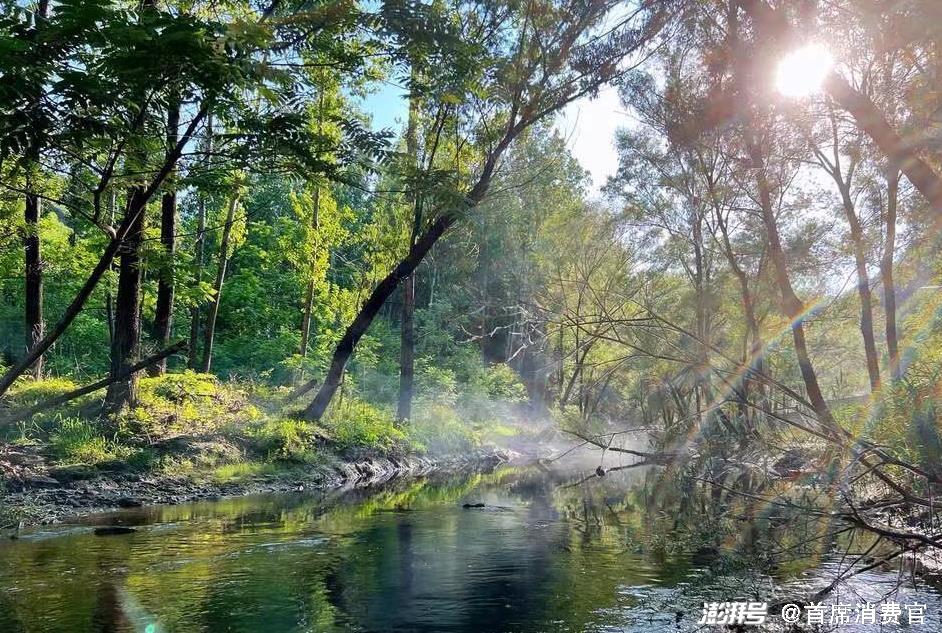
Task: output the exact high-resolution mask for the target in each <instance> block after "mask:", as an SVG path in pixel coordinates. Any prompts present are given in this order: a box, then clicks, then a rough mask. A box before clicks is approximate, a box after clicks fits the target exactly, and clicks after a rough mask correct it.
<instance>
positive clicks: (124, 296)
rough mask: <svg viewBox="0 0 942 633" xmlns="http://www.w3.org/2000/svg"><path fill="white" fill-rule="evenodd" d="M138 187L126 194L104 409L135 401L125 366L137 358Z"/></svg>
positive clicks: (141, 201) (141, 207)
mask: <svg viewBox="0 0 942 633" xmlns="http://www.w3.org/2000/svg"><path fill="white" fill-rule="evenodd" d="M145 195H146V194H145V192H144V190H143V188H141V187H135V188H134V189H133V190H132V191H131V192H130V193H129V194H128V197H129V200H128V205H127V208H126V209H127V210H126V213H127V215H128V216H129V217H132V218H133V222H132V224H131V227H130V230H129V231H128V236H127V239H126V240H125V241H124V244H123V245H122V247H121V253H120V260H119V261H120V264H119V268H120V270H119V272H118V293H117V295H116V297H115V311H114V338H113V339H112V341H111V377H112V378H114V379H115V381H114V382H112V383H111V384H110V385H108V393H107V395H106V396H105V410H106V411H107V412H108V413H112V414H114V413H119V412H120V411H121V410H123V409H124V408H125V407H127V406H133V405H134V404H135V403H136V402H137V374H136V373H134V372H129V371H128V369H129V368H130V367H131V366H132V365H134V364H135V363H136V362H137V361H138V360H139V358H138V357H139V355H140V342H141V243H142V241H143V238H144V227H145V224H146V223H145V216H146V213H145V206H146V204H147V198H146V197H145Z"/></svg>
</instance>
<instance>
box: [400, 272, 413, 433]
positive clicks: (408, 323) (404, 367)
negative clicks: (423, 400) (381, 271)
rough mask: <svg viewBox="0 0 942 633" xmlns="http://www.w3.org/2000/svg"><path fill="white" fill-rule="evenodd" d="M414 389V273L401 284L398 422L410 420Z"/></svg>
mask: <svg viewBox="0 0 942 633" xmlns="http://www.w3.org/2000/svg"><path fill="white" fill-rule="evenodd" d="M414 389H415V273H414V272H413V273H412V274H411V275H409V276H408V277H406V278H405V279H404V280H403V284H402V331H401V332H400V346H399V406H398V408H397V411H396V416H397V417H398V418H399V420H400V421H406V420H409V419H411V418H412V394H413V391H414Z"/></svg>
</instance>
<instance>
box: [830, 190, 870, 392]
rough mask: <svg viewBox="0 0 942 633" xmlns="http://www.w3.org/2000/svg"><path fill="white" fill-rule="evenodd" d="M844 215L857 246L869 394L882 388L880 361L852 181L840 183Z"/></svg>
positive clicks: (858, 287) (855, 250)
mask: <svg viewBox="0 0 942 633" xmlns="http://www.w3.org/2000/svg"><path fill="white" fill-rule="evenodd" d="M838 186H839V187H840V190H841V200H842V202H843V206H844V215H845V216H846V217H847V224H848V225H849V226H850V240H851V243H852V244H853V247H854V266H855V269H856V271H857V295H858V297H859V298H860V334H861V336H862V337H863V342H864V353H865V355H866V358H867V375H868V376H869V378H870V393H876V392H877V391H879V390H880V360H879V357H878V355H877V344H876V340H875V339H874V336H873V297H872V293H871V292H870V276H869V275H868V274H867V254H866V245H865V244H864V236H863V227H861V226H860V219H859V218H858V217H857V211H856V209H855V208H854V201H853V200H852V199H851V197H850V191H849V188H848V187H849V183H847V184H846V185H842V184H840V183H839V184H838Z"/></svg>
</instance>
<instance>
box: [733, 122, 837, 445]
mask: <svg viewBox="0 0 942 633" xmlns="http://www.w3.org/2000/svg"><path fill="white" fill-rule="evenodd" d="M743 137H744V141H745V145H746V151H747V152H748V153H749V158H750V160H751V162H752V168H753V169H754V170H755V177H756V185H757V187H758V190H759V206H760V211H761V213H762V221H763V224H765V229H766V232H767V233H768V235H767V238H768V243H769V256H770V258H771V260H772V266H773V270H774V273H775V280H776V283H777V284H778V286H779V291H780V292H781V293H782V310H783V312H784V313H785V316H787V317H788V318H789V319H790V320H791V330H792V339H793V340H794V344H795V355H796V356H797V357H798V368H799V370H800V372H801V377H802V381H803V382H804V384H805V389H806V391H807V392H808V400H809V401H810V403H811V406H812V408H813V409H814V412H815V414H816V415H817V416H818V421H819V423H820V424H822V425H823V426H825V427H826V428H827V429H828V430H829V431H831V432H834V433H837V432H838V427H837V423H836V422H835V421H834V417H833V416H832V415H831V410H830V408H829V407H828V405H827V402H826V401H825V400H824V395H823V394H822V393H821V387H820V385H819V384H818V376H817V374H816V373H815V370H814V366H813V365H812V363H811V358H810V356H809V355H808V344H807V341H806V339H805V329H804V325H803V319H804V316H805V315H804V311H805V306H804V305H803V304H802V302H801V300H800V299H799V298H798V296H797V295H796V294H795V291H794V289H793V288H792V285H791V280H790V279H789V276H788V264H787V262H786V260H785V251H784V249H783V248H782V242H781V238H780V237H779V233H778V226H777V224H776V220H775V213H774V211H773V208H772V195H771V191H770V188H769V183H768V180H767V178H766V175H765V161H764V159H763V156H762V150H761V148H760V147H759V144H758V142H757V141H756V139H755V137H754V133H753V131H752V130H751V129H749V127H748V124H747V127H746V129H745V130H744V134H743Z"/></svg>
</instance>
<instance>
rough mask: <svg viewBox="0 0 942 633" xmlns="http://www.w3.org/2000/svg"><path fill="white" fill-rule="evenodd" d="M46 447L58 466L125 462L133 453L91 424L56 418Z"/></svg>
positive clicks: (79, 420)
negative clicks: (114, 461)
mask: <svg viewBox="0 0 942 633" xmlns="http://www.w3.org/2000/svg"><path fill="white" fill-rule="evenodd" d="M49 446H50V448H51V449H52V451H53V454H54V455H55V456H56V459H57V461H58V462H59V463H61V464H90V465H94V464H99V463H102V462H107V461H112V460H124V459H127V458H128V457H130V456H131V455H132V454H133V453H134V452H135V451H134V450H133V449H131V448H129V447H127V446H124V445H122V444H119V443H118V442H116V441H115V440H114V439H109V438H107V437H104V436H103V435H102V434H101V431H100V429H99V428H98V427H97V425H95V424H94V423H93V422H91V421H89V420H83V419H80V418H62V417H60V418H58V419H57V420H56V423H55V426H54V427H53V429H52V431H51V433H50V435H49Z"/></svg>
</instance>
